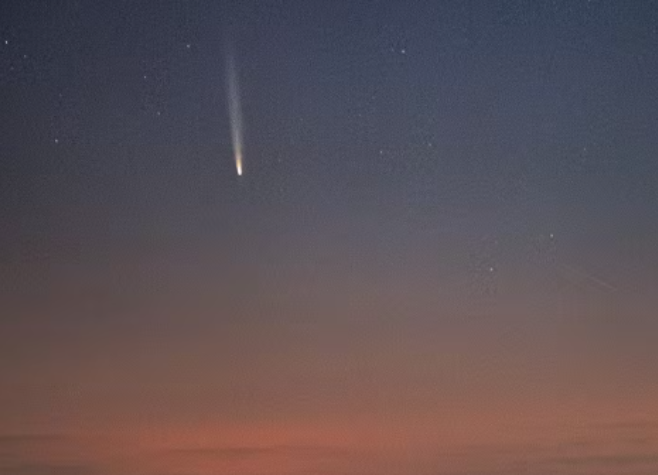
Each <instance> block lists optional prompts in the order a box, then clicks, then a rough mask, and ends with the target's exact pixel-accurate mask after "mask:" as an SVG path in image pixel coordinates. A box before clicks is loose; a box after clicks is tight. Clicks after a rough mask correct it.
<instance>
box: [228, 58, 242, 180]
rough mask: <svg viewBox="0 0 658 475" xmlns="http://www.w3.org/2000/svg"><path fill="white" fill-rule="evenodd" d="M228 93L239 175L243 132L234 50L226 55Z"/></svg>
mask: <svg viewBox="0 0 658 475" xmlns="http://www.w3.org/2000/svg"><path fill="white" fill-rule="evenodd" d="M226 95H227V98H228V115H229V122H230V124H231V143H232V145H233V158H234V160H235V168H236V170H237V172H238V176H242V172H243V163H244V158H243V153H242V152H243V148H244V147H243V144H244V142H243V137H244V135H243V133H244V125H243V122H242V107H241V106H240V87H239V84H238V70H237V66H236V64H235V57H234V55H233V53H232V52H229V53H228V54H227V55H226Z"/></svg>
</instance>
